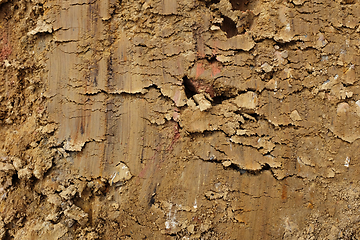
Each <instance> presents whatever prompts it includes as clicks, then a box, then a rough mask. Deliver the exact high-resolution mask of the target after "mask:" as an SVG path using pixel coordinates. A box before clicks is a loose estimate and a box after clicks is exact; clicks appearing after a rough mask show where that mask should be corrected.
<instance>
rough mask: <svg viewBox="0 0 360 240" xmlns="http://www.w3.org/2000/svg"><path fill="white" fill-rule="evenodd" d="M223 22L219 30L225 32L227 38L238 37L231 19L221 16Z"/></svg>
mask: <svg viewBox="0 0 360 240" xmlns="http://www.w3.org/2000/svg"><path fill="white" fill-rule="evenodd" d="M223 19H224V20H223V22H222V24H221V27H220V29H221V30H222V31H224V32H226V36H227V38H231V37H234V36H236V35H238V30H237V28H236V24H235V22H234V21H233V20H231V18H229V17H226V16H223Z"/></svg>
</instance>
